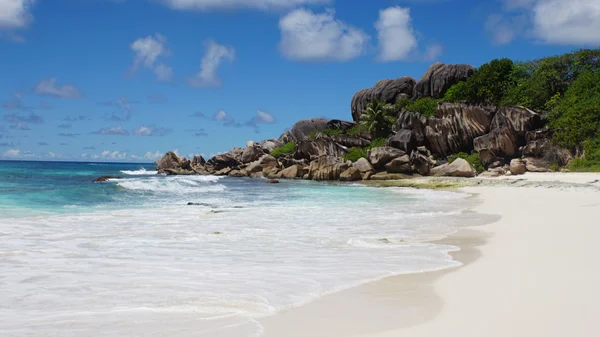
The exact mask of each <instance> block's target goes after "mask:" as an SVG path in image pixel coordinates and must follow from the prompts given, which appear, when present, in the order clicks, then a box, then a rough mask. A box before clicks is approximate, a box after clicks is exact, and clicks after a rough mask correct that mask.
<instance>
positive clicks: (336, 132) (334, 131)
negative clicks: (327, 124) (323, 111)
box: [308, 129, 344, 140]
mask: <svg viewBox="0 0 600 337" xmlns="http://www.w3.org/2000/svg"><path fill="white" fill-rule="evenodd" d="M319 134H322V135H327V136H341V135H343V134H344V131H342V130H339V129H325V130H323V131H317V130H313V131H311V133H309V134H308V139H309V140H315V138H317V135H319Z"/></svg>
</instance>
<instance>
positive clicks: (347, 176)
mask: <svg viewBox="0 0 600 337" xmlns="http://www.w3.org/2000/svg"><path fill="white" fill-rule="evenodd" d="M340 180H341V181H357V180H362V174H361V172H360V171H359V170H358V169H357V168H355V167H349V168H348V169H347V170H346V171H344V172H342V173H341V174H340Z"/></svg>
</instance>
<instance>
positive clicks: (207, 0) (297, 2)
mask: <svg viewBox="0 0 600 337" xmlns="http://www.w3.org/2000/svg"><path fill="white" fill-rule="evenodd" d="M162 2H163V3H164V4H165V5H167V6H169V7H171V8H173V9H179V10H210V9H223V8H240V7H241V8H251V9H260V10H267V9H272V8H293V7H297V6H302V5H313V4H324V3H330V2H331V0H162Z"/></svg>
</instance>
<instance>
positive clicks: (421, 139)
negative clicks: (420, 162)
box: [393, 110, 427, 146]
mask: <svg viewBox="0 0 600 337" xmlns="http://www.w3.org/2000/svg"><path fill="white" fill-rule="evenodd" d="M426 126H427V118H425V116H423V115H422V114H420V113H418V112H411V111H406V110H404V111H401V112H400V113H399V114H398V119H397V120H396V124H394V127H393V131H394V132H399V131H400V130H410V131H412V133H413V136H414V139H415V141H416V143H417V144H418V146H421V145H425V144H426V141H427V137H426V136H425V127H426Z"/></svg>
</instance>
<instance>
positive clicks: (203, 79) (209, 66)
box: [189, 40, 235, 87]
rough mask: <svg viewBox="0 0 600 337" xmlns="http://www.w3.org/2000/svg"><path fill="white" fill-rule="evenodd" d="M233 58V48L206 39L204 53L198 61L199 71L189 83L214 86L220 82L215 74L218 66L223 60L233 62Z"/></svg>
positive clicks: (197, 85)
mask: <svg viewBox="0 0 600 337" xmlns="http://www.w3.org/2000/svg"><path fill="white" fill-rule="evenodd" d="M234 59H235V49H233V47H230V46H225V45H221V44H218V43H216V42H215V41H212V40H210V41H208V42H207V43H206V54H204V57H202V61H201V62H200V72H198V73H197V74H196V75H195V76H194V77H193V78H191V79H190V81H189V83H190V85H191V86H194V87H216V86H219V85H220V84H221V79H220V78H219V75H218V74H217V71H218V70H219V66H220V65H221V63H222V62H223V61H226V62H233V60H234Z"/></svg>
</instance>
